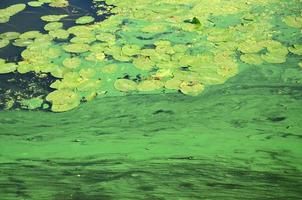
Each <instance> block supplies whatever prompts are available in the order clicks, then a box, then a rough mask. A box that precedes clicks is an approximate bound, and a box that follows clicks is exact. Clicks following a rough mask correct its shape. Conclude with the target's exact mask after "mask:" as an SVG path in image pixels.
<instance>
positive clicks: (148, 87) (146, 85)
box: [137, 80, 164, 92]
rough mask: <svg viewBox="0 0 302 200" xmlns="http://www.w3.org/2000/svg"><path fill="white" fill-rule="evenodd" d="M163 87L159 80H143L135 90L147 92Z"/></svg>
mask: <svg viewBox="0 0 302 200" xmlns="http://www.w3.org/2000/svg"><path fill="white" fill-rule="evenodd" d="M163 85H164V84H163V83H162V82H161V81H159V80H144V81H142V82H139V84H138V86H137V89H138V90H139V91H143V92H148V91H153V90H158V89H161V88H162V87H163Z"/></svg>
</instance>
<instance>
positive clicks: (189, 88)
mask: <svg viewBox="0 0 302 200" xmlns="http://www.w3.org/2000/svg"><path fill="white" fill-rule="evenodd" d="M179 89H180V91H181V92H182V93H183V94H186V95H190V96H197V95H199V94H200V93H201V92H202V91H203V90H204V85H202V84H200V83H191V82H183V83H181V84H180V87H179Z"/></svg>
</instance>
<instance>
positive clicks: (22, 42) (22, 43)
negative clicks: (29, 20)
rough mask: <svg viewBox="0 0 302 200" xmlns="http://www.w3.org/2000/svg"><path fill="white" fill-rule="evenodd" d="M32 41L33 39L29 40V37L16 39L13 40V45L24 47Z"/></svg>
mask: <svg viewBox="0 0 302 200" xmlns="http://www.w3.org/2000/svg"><path fill="white" fill-rule="evenodd" d="M33 42H34V41H33V40H30V39H17V40H15V41H14V42H13V45H14V46H17V47H26V46H28V45H30V44H32V43H33Z"/></svg>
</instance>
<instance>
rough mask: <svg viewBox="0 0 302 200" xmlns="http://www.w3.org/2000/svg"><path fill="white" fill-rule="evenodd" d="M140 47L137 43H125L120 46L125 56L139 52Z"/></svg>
mask: <svg viewBox="0 0 302 200" xmlns="http://www.w3.org/2000/svg"><path fill="white" fill-rule="evenodd" d="M139 51H140V47H139V46H137V45H125V46H123V47H122V53H123V54H125V55H127V56H134V55H137V54H139Z"/></svg>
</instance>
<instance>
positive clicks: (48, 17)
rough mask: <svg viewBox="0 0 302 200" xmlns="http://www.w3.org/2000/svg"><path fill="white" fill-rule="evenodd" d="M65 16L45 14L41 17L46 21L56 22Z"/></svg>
mask: <svg viewBox="0 0 302 200" xmlns="http://www.w3.org/2000/svg"><path fill="white" fill-rule="evenodd" d="M67 16H68V15H45V16H42V17H41V19H42V20H43V21H46V22H57V21H60V20H61V19H63V18H64V17H67Z"/></svg>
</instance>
